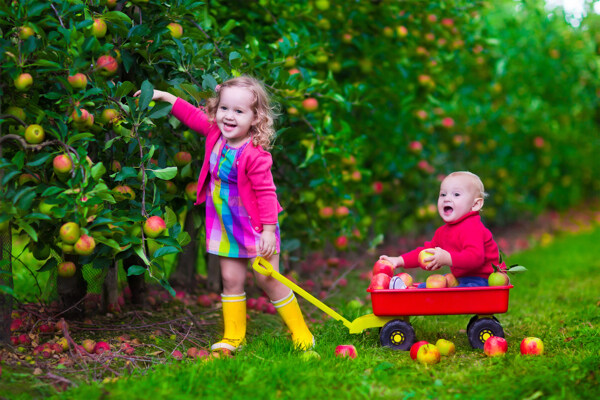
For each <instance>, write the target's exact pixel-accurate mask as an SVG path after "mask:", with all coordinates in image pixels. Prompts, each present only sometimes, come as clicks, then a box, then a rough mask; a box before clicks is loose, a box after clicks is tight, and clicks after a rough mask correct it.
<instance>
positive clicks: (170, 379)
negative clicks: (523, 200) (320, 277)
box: [0, 228, 600, 400]
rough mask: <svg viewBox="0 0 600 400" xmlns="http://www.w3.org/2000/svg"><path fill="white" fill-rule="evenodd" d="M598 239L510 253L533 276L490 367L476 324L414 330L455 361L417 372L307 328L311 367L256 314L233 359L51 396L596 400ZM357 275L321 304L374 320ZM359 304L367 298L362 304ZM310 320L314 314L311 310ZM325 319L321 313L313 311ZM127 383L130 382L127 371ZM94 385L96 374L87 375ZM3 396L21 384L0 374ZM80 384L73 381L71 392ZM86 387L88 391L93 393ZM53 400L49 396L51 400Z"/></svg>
mask: <svg viewBox="0 0 600 400" xmlns="http://www.w3.org/2000/svg"><path fill="white" fill-rule="evenodd" d="M599 242H600V229H598V228H596V229H594V230H592V231H587V232H584V233H579V234H577V235H563V236H559V237H557V238H555V239H554V240H553V241H552V242H551V243H549V244H546V245H545V246H544V247H536V248H532V249H530V250H527V251H524V252H520V253H515V254H512V255H511V256H510V257H509V258H508V263H509V264H512V263H519V264H521V265H524V266H526V267H527V268H528V271H527V272H525V273H522V274H520V275H515V276H514V277H513V278H512V283H513V284H514V286H515V287H514V289H513V290H512V291H511V294H510V304H509V310H508V312H507V313H506V314H502V315H498V316H497V317H498V319H499V320H500V322H501V323H502V325H503V327H504V330H505V334H506V339H507V341H508V344H509V347H508V352H507V354H506V355H505V356H504V357H497V358H488V357H486V356H485V355H484V354H483V352H482V351H481V350H474V349H472V348H471V347H470V346H469V344H468V341H467V338H466V335H465V327H466V323H467V322H468V319H469V316H464V315H460V316H439V317H437V316H428V317H414V318H412V319H411V323H412V324H413V326H414V328H415V331H416V334H417V339H418V340H427V341H429V342H435V341H436V340H437V339H438V338H446V339H449V340H451V341H453V342H454V343H455V344H456V347H457V352H456V354H455V355H453V356H450V357H448V358H442V360H441V362H440V363H439V364H436V365H432V366H425V365H421V364H418V363H416V362H414V361H412V360H411V359H410V357H409V354H408V353H407V352H402V351H393V350H389V349H387V348H382V347H381V346H380V345H379V341H378V332H377V331H376V329H373V330H370V331H367V332H366V333H363V334H359V335H351V334H349V333H348V330H347V329H346V328H345V327H344V326H343V325H342V324H341V323H340V322H337V321H334V320H332V319H331V318H328V317H327V318H324V319H323V322H322V323H321V320H320V319H319V320H318V321H317V322H314V323H313V325H312V327H313V331H314V333H315V335H316V337H317V344H316V347H315V350H316V351H317V352H318V353H319V354H320V359H310V360H308V361H306V360H304V358H303V356H302V355H301V353H298V352H296V351H294V350H293V349H292V348H291V345H290V341H289V340H288V337H287V334H286V333H285V331H284V328H283V326H282V324H281V323H280V322H279V319H278V318H277V317H273V316H271V315H267V314H258V313H256V314H255V313H251V321H250V326H249V339H250V340H249V342H248V344H247V346H246V347H245V348H244V350H243V351H241V352H239V353H238V354H237V355H236V356H235V357H233V358H222V359H214V360H211V361H200V360H198V361H190V360H186V361H175V360H169V361H166V362H165V363H159V364H156V365H154V366H153V367H151V368H148V369H137V370H136V369H134V370H132V372H131V373H125V374H122V375H121V377H120V378H118V379H107V380H105V381H104V382H98V381H94V380H93V379H91V377H89V376H88V379H82V380H80V381H79V383H78V384H77V386H76V387H72V388H70V389H68V390H67V391H65V392H62V393H58V394H55V396H56V398H65V399H86V400H93V399H101V398H111V399H118V398H123V399H147V398H149V396H152V397H154V398H176V399H198V398H227V399H254V398H256V399H270V398H273V399H275V398H293V399H308V398H336V399H360V398H389V399H409V398H437V399H450V398H452V399H457V398H470V399H490V398H493V399H515V398H518V399H536V398H544V399H547V398H557V399H562V398H565V399H572V398H578V399H586V398H587V399H596V398H599V397H600V385H599V383H600V382H599V371H600V329H599V325H600V308H599V307H600V292H599V291H598V288H600V278H599V275H598V271H599V269H600V257H598V255H599V252H598V250H597V249H598V246H597V244H598V243H599ZM358 272H359V271H355V273H353V274H350V276H349V283H348V286H347V287H345V288H343V291H341V292H339V293H338V294H337V295H336V296H332V297H331V298H328V299H327V300H326V302H327V304H328V305H331V306H333V307H334V308H336V309H337V310H338V311H339V312H340V313H341V314H342V315H344V316H345V317H346V318H348V319H350V320H352V319H354V318H356V317H358V316H360V315H363V314H367V313H369V312H370V305H369V304H368V303H367V304H366V305H365V306H363V307H362V308H360V309H356V308H351V307H350V305H349V304H348V302H347V301H346V300H347V299H348V298H353V297H356V294H357V293H358V294H359V295H360V293H364V292H363V291H364V290H365V286H366V284H365V281H363V280H359V279H358ZM360 296H362V295H360ZM303 308H304V309H305V310H306V311H307V313H311V315H312V314H314V315H316V313H315V310H316V309H314V308H313V307H312V306H311V305H310V304H308V303H306V302H304V303H303ZM318 313H320V311H319V312H318ZM527 336H536V337H539V338H541V339H542V340H543V342H544V346H545V354H544V355H543V356H540V357H533V356H521V355H520V354H519V343H520V341H521V340H522V339H523V338H524V337H527ZM339 344H353V345H355V346H356V348H357V350H358V357H357V358H356V359H347V358H346V359H342V358H336V357H335V356H334V349H335V347H336V346H337V345H339ZM121 372H123V371H121ZM87 373H88V374H92V371H91V370H90V371H88V372H87ZM2 380H3V382H4V384H2V383H0V393H2V396H6V395H7V394H8V392H7V390H9V389H11V390H12V389H14V387H15V383H16V382H18V381H21V382H22V381H23V376H22V375H21V374H18V373H16V372H11V371H5V374H4V376H3V377H2ZM35 382H36V381H35V380H34V379H30V380H29V385H28V386H29V388H28V389H26V388H24V387H22V386H21V388H20V390H19V392H22V394H20V395H16V394H15V393H14V392H13V394H14V396H11V395H9V398H30V397H31V396H33V397H37V395H39V394H41V393H42V392H46V393H45V394H46V395H45V396H44V397H46V398H48V397H49V396H48V394H49V393H47V390H48V389H47V388H46V389H44V390H41V391H40V390H36V389H35V388H36V385H37V386H38V389H39V384H37V383H35ZM76 382H77V381H76ZM88 382H89V383H88ZM50 397H51V396H50Z"/></svg>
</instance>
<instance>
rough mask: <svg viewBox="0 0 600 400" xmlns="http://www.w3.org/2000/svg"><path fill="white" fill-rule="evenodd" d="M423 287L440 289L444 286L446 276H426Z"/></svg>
mask: <svg viewBox="0 0 600 400" xmlns="http://www.w3.org/2000/svg"><path fill="white" fill-rule="evenodd" d="M425 287H426V288H428V289H440V288H445V287H446V278H445V277H444V275H440V274H433V275H429V276H428V277H427V280H426V281H425Z"/></svg>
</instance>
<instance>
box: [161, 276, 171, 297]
mask: <svg viewBox="0 0 600 400" xmlns="http://www.w3.org/2000/svg"><path fill="white" fill-rule="evenodd" d="M159 283H160V285H161V286H162V287H164V288H165V289H167V292H169V294H170V295H171V296H173V297H175V290H173V288H172V287H171V284H170V283H169V282H167V280H166V279H164V278H163V279H160V280H159Z"/></svg>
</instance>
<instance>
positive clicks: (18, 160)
mask: <svg viewBox="0 0 600 400" xmlns="http://www.w3.org/2000/svg"><path fill="white" fill-rule="evenodd" d="M11 161H12V163H13V164H14V165H15V166H16V167H17V168H18V169H23V165H25V152H24V151H18V152H17V154H15V156H14V157H13V158H12V160H11Z"/></svg>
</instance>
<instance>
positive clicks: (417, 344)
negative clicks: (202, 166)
mask: <svg viewBox="0 0 600 400" xmlns="http://www.w3.org/2000/svg"><path fill="white" fill-rule="evenodd" d="M424 344H429V342H428V341H426V340H421V341H419V342H415V343H413V345H412V346H410V358H412V359H413V360H416V359H417V352H418V351H419V348H420V347H421V346H423V345H424Z"/></svg>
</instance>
